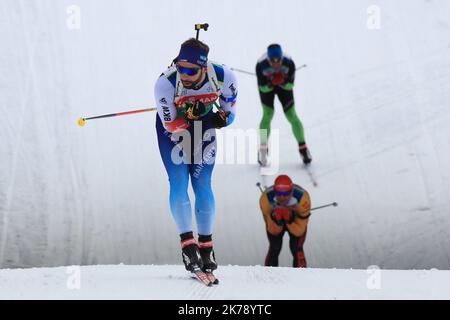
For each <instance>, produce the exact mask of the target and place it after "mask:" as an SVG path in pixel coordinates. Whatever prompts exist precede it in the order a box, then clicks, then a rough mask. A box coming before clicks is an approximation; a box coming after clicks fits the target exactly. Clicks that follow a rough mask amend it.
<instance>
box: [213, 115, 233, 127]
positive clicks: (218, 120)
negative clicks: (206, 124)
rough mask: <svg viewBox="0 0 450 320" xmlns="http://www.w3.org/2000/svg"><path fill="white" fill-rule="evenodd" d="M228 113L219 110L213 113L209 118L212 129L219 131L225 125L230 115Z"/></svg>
mask: <svg viewBox="0 0 450 320" xmlns="http://www.w3.org/2000/svg"><path fill="white" fill-rule="evenodd" d="M230 113H231V112H230V111H228V112H224V111H222V110H219V111H217V112H215V113H213V115H212V117H211V124H212V127H213V128H216V129H220V128H223V127H225V126H226V125H227V120H228V116H229V115H230Z"/></svg>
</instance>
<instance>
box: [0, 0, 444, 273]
mask: <svg viewBox="0 0 450 320" xmlns="http://www.w3.org/2000/svg"><path fill="white" fill-rule="evenodd" d="M71 5H76V6H77V7H78V8H79V9H80V10H81V11H80V18H81V20H80V23H81V24H80V29H71V28H70V27H73V24H71V23H70V22H73V19H72V18H73V12H72V13H68V12H67V9H68V7H69V6H71ZM372 5H375V6H376V7H377V8H379V9H380V10H381V11H380V19H381V20H380V21H379V23H380V24H379V27H380V28H379V29H371V28H370V27H372V28H373V27H374V25H373V24H370V23H369V25H368V21H369V22H373V11H370V12H369V13H368V11H367V9H368V8H369V7H370V6H372ZM449 18H450V3H449V2H448V1H445V0H428V1H425V0H412V1H410V0H408V1H406V0H397V1H387V0H385V1H365V0H345V1H339V2H337V1H332V0H321V1H312V0H310V1H306V0H303V1H282V2H281V1H279V2H276V3H275V2H273V1H256V0H255V1H226V2H223V1H190V2H183V1H161V2H159V3H157V4H156V3H154V2H152V1H144V0H141V1H137V0H132V1H119V0H115V1H111V0H108V1H106V0H97V1H87V0H79V1H66V0H60V1H56V0H33V1H30V0H29V1H25V0H0V46H1V47H0V48H1V49H0V112H1V116H0V266H1V267H32V266H60V265H71V264H82V265H86V264H116V263H121V262H123V263H125V264H167V263H170V264H181V253H180V247H179V237H178V234H177V231H176V228H175V224H174V222H173V220H172V217H171V215H170V212H169V205H168V181H167V175H166V172H165V169H164V167H163V165H162V162H161V160H160V156H159V151H158V147H157V140H156V134H155V129H154V123H155V114H154V113H152V114H151V113H145V114H141V115H134V116H128V117H120V118H113V119H102V120H96V121H92V122H88V123H87V125H86V126H85V127H84V128H80V127H78V126H77V124H76V121H77V119H78V118H79V117H81V116H85V117H86V116H92V115H99V114H105V113H112V112H118V111H126V110H133V109H139V108H145V107H150V106H153V105H154V97H153V85H154V82H155V81H156V79H157V77H158V76H159V74H160V73H161V72H162V71H164V70H165V68H166V67H167V66H168V65H169V64H170V62H171V60H172V58H174V57H175V56H176V55H177V53H178V50H179V45H180V44H181V43H182V42H183V41H184V40H186V39H188V38H190V37H192V36H194V35H195V32H194V30H193V27H194V24H195V23H198V22H208V23H209V24H210V29H209V30H208V32H202V33H201V40H203V41H205V42H206V43H207V44H208V45H209V46H210V47H211V51H210V59H212V60H215V61H219V62H221V63H225V64H227V65H228V66H231V67H235V68H241V69H246V70H249V71H253V70H254V66H255V63H256V60H257V59H258V58H259V57H260V55H261V54H262V53H263V52H264V51H265V49H266V47H267V45H269V44H270V43H273V42H278V43H280V44H281V45H282V46H283V48H284V50H285V51H286V52H287V53H289V54H290V55H291V56H292V57H293V59H294V61H295V62H296V63H297V65H301V64H303V63H306V64H308V67H307V68H306V69H303V70H302V71H299V72H298V73H297V77H296V86H295V98H296V107H297V112H298V114H299V116H300V118H301V119H302V121H303V124H304V126H305V132H306V139H307V142H308V144H309V146H310V149H311V152H312V155H313V158H314V162H313V170H314V171H315V173H316V175H317V177H318V182H319V187H318V188H314V187H313V186H312V185H311V183H310V181H309V179H308V176H307V175H306V173H305V172H304V171H303V170H302V169H301V166H300V157H299V155H298V152H297V148H296V143H295V140H294V138H293V135H292V134H291V131H290V128H289V127H288V125H287V121H286V120H285V118H284V116H283V114H282V112H281V108H280V106H279V104H278V102H277V104H276V109H277V112H276V116H275V118H274V121H273V123H272V127H273V128H279V129H280V135H281V146H280V148H281V152H282V157H281V171H280V173H288V174H290V175H291V176H292V178H293V179H294V180H295V182H297V183H299V184H300V185H302V186H303V187H305V188H306V189H307V190H309V192H310V194H311V197H312V200H313V206H316V205H321V204H323V203H327V202H331V201H337V202H339V207H337V208H332V209H325V210H323V211H317V212H316V213H314V214H313V216H312V217H311V219H310V224H309V230H308V237H307V240H306V244H305V252H306V255H307V259H308V263H309V266H311V267H316V268H333V267H336V268H366V267H367V266H369V265H374V264H375V265H379V266H380V267H382V268H395V269H413V268H414V269H420V268H432V267H436V268H440V269H449V268H450V254H449V251H450V250H449V249H450V235H449V232H448V230H450V218H449V211H450V209H449V206H450V197H449V193H450V161H449V159H450V148H449V147H450V129H449V125H448V122H449V120H450V117H449V116H450V105H449V101H450V40H449V39H450V22H449V21H450V19H449ZM375 26H376V24H375ZM237 75H238V80H239V97H238V104H237V108H238V112H237V116H236V120H235V122H234V123H233V125H232V126H231V127H230V129H238V128H241V129H249V128H256V127H257V126H258V124H259V121H260V117H261V107H260V102H259V96H258V91H257V86H256V79H255V78H253V77H251V76H248V75H245V74H237ZM252 152H256V150H254V151H252ZM258 178H259V176H258V167H257V166H256V165H249V164H248V165H217V166H216V168H215V173H214V176H213V187H214V191H215V196H216V207H217V219H216V224H215V229H214V240H215V247H216V249H215V250H216V257H217V260H218V262H219V264H222V265H225V264H237V265H257V264H263V262H264V257H265V254H266V250H267V246H268V243H267V239H266V235H265V231H264V225H263V221H262V218H261V213H260V212H259V206H258V198H259V191H258V189H257V188H256V187H255V183H256V182H257V181H258ZM273 178H274V177H272V178H271V180H273ZM280 264H281V265H284V266H290V265H291V257H290V252H289V249H288V241H287V237H286V238H285V243H284V249H283V253H282V256H281V259H280Z"/></svg>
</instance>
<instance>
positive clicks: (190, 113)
mask: <svg viewBox="0 0 450 320" xmlns="http://www.w3.org/2000/svg"><path fill="white" fill-rule="evenodd" d="M181 107H182V108H184V109H185V115H184V117H185V118H186V120H190V121H195V120H198V118H200V116H201V115H202V114H203V113H205V111H206V107H205V105H204V104H203V102H201V101H200V100H197V101H195V102H190V101H186V102H183V103H182V104H181Z"/></svg>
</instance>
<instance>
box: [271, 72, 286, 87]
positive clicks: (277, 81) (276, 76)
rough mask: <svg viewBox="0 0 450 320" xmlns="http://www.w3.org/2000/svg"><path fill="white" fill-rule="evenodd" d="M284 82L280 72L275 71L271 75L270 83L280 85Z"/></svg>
mask: <svg viewBox="0 0 450 320" xmlns="http://www.w3.org/2000/svg"><path fill="white" fill-rule="evenodd" d="M284 82H285V79H284V76H283V74H282V73H281V72H277V73H275V74H274V75H273V77H272V84H273V85H274V86H280V85H282V84H284Z"/></svg>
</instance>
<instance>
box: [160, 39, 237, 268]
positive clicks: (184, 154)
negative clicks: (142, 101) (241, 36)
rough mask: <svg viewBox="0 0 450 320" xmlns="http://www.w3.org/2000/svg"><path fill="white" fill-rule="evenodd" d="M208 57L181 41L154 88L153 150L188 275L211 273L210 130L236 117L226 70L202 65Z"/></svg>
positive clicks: (200, 46)
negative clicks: (167, 189)
mask: <svg viewBox="0 0 450 320" xmlns="http://www.w3.org/2000/svg"><path fill="white" fill-rule="evenodd" d="M208 53H209V47H208V46H207V45H206V44H204V43H203V42H201V41H199V40H196V39H193V38H192V39H189V40H187V41H185V42H184V43H183V44H182V45H181V49H180V52H179V55H178V57H177V58H176V59H175V60H174V62H175V64H174V65H173V66H172V67H169V69H168V70H166V71H165V72H164V73H163V74H162V75H161V76H160V77H159V79H158V80H157V82H156V84H155V99H156V103H157V107H158V116H157V117H156V131H157V134H158V145H159V150H160V154H161V158H162V161H163V163H164V166H165V168H166V171H167V174H168V176H169V183H170V209H171V212H172V215H173V217H174V219H175V222H176V225H177V228H178V232H179V234H180V237H181V247H182V257H183V262H184V263H185V266H186V269H187V270H189V271H194V270H197V269H202V270H203V271H205V270H214V269H216V268H217V263H216V262H215V258H214V251H213V246H212V232H213V224H214V218H215V203H214V195H213V192H212V189H211V175H212V171H213V168H214V160H215V156H216V138H215V129H220V128H222V127H226V126H228V125H230V124H231V123H232V122H233V120H234V117H235V112H236V107H235V103H236V97H237V82H236V77H235V75H234V74H233V72H232V71H231V70H230V69H229V68H227V67H226V66H224V65H221V64H217V63H213V62H210V61H208ZM214 110H215V111H214ZM200 126H201V129H200ZM194 129H195V130H194ZM189 177H191V184H192V187H193V189H194V193H195V218H196V222H197V231H198V243H197V241H196V240H195V238H194V235H193V226H192V208H191V201H190V199H189V196H188V184H189ZM199 254H200V255H199Z"/></svg>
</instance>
